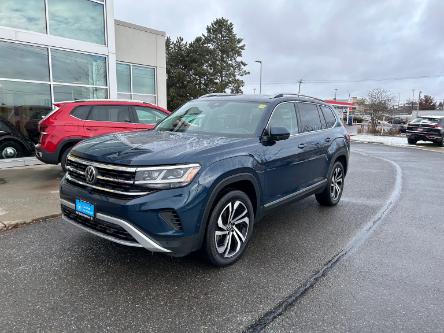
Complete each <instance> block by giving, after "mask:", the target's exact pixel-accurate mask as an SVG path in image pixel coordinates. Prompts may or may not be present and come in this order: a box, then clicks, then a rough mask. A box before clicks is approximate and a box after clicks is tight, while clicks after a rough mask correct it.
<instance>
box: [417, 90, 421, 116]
mask: <svg viewBox="0 0 444 333" xmlns="http://www.w3.org/2000/svg"><path fill="white" fill-rule="evenodd" d="M421 94H422V91H421V90H420V91H419V93H418V111H419V102H420V101H421Z"/></svg>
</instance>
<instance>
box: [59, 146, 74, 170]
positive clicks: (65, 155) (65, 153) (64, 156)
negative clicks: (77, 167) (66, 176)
mask: <svg viewBox="0 0 444 333" xmlns="http://www.w3.org/2000/svg"><path fill="white" fill-rule="evenodd" d="M71 149H72V147H68V148H66V149H65V150H64V151H63V153H62V156H61V157H60V165H61V167H62V169H63V172H66V159H67V158H68V154H69V152H70V151H71Z"/></svg>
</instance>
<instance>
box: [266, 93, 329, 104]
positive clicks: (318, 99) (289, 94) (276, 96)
mask: <svg viewBox="0 0 444 333" xmlns="http://www.w3.org/2000/svg"><path fill="white" fill-rule="evenodd" d="M285 96H297V97H305V98H311V99H315V100H317V101H321V102H324V100H322V99H320V98H316V97H313V96H308V95H302V94H294V93H280V94H277V95H275V96H273V98H281V97H285ZM324 103H325V102H324Z"/></svg>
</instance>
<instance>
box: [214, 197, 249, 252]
mask: <svg viewBox="0 0 444 333" xmlns="http://www.w3.org/2000/svg"><path fill="white" fill-rule="evenodd" d="M249 226H250V218H249V214H248V209H247V207H246V205H245V204H244V203H243V202H242V201H240V200H233V201H230V202H228V204H227V205H226V206H225V207H224V209H222V212H221V213H220V215H219V217H218V220H217V227H216V231H215V234H214V241H215V243H216V250H217V252H218V253H219V254H220V255H221V256H223V257H224V258H231V257H233V256H234V255H236V254H237V253H238V252H239V251H240V249H241V248H242V245H243V244H244V243H245V241H246V239H247V235H248V228H249Z"/></svg>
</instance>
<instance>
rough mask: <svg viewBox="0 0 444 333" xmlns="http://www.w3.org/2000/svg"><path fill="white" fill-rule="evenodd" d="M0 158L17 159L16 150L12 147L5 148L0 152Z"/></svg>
mask: <svg viewBox="0 0 444 333" xmlns="http://www.w3.org/2000/svg"><path fill="white" fill-rule="evenodd" d="M1 156H2V158H14V157H17V150H16V149H15V148H14V147H5V148H4V149H3V150H2V154H1Z"/></svg>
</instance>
